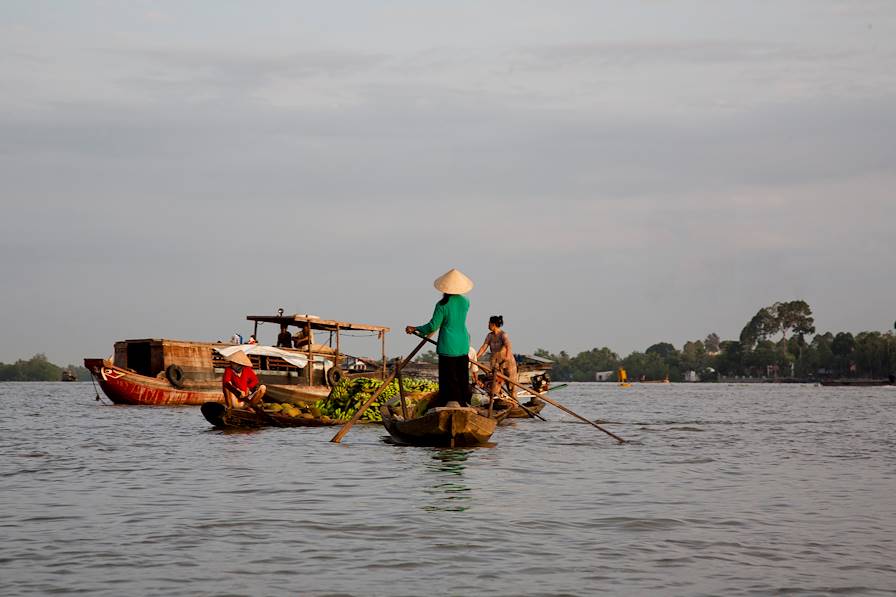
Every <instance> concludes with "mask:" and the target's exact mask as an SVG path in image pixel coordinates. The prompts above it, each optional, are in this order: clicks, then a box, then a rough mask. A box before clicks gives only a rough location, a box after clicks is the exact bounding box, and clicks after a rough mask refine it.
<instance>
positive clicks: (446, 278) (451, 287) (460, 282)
mask: <svg viewBox="0 0 896 597" xmlns="http://www.w3.org/2000/svg"><path fill="white" fill-rule="evenodd" d="M433 286H435V287H436V290H440V291H441V292H444V293H445V294H466V293H468V292H470V291H471V290H473V280H471V279H470V278H468V277H466V276H465V275H464V274H463V273H461V271H460V270H458V269H450V270H448V272H446V273H445V274H443V275H441V276H439V277H438V278H436V281H435V282H433Z"/></svg>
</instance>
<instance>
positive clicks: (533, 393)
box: [416, 334, 625, 444]
mask: <svg viewBox="0 0 896 597" xmlns="http://www.w3.org/2000/svg"><path fill="white" fill-rule="evenodd" d="M416 335H418V336H419V334H416ZM421 337H422V336H421ZM418 348H419V347H418ZM470 362H471V363H473V364H474V365H476V366H477V367H479V368H480V369H482V370H483V371H485V372H486V373H492V374H493V375H497V376H498V377H500V378H501V379H503V380H506V381H508V382H510V383H511V384H513V385H515V386H516V387H518V388H520V389H521V390H526V391H527V392H529V393H530V394H532V395H533V396H536V397H538V398H541V399H542V400H544V401H545V402H547V403H548V404H551V405H553V406H556V407H557V408H559V409H560V410H562V411H563V412H565V413H567V414H570V415H572V416H574V417H575V418H577V419H579V420H580V421H584V422H585V423H588V424H589V425H591V426H592V427H596V428H597V429H600V430H601V431H603V432H604V433H606V434H607V435H609V436H610V437H612V438H613V439H615V440H616V441H618V442H619V443H620V444H624V443H625V440H624V439H622V438H621V437H619V436H618V435H616V434H615V433H613V432H612V431H607V430H606V429H604V428H603V427H601V426H600V425H598V424H597V423H595V422H594V421H591V420H590V419H586V418H585V417H583V416H582V415H580V414H578V413H574V412H573V411H571V410H570V409H568V408H566V407H565V406H563V405H562V404H560V403H559V402H557V401H556V400H553V399H552V398H548V397H547V396H545V395H544V394H542V393H541V392H536V391H535V390H533V389H527V388H526V387H525V386H523V385H521V384H519V383H517V382H515V381H513V380H512V379H510V378H509V377H507V376H506V375H504V374H502V373H498V372H497V371H492V369H491V367H487V366H485V365H483V364H482V363H480V362H478V361H476V360H475V359H473V360H471V361H470Z"/></svg>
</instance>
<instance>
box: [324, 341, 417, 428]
mask: <svg viewBox="0 0 896 597" xmlns="http://www.w3.org/2000/svg"><path fill="white" fill-rule="evenodd" d="M380 333H382V332H380ZM427 341H429V338H428V337H427V338H423V340H422V341H421V342H420V344H418V345H417V348H415V349H414V350H413V351H412V352H411V354H409V355H408V356H407V357H406V358H405V359H404V360H403V361H401V362H400V363H398V364H397V365H396V366H395V370H394V371H393V372H392V373H391V374H390V375H389V377H388V378H387V379H384V380H383V385H381V386H380V387H379V389H378V390H377V391H376V392H374V393H373V395H371V396H370V398H368V399H367V401H366V402H364V404H362V405H361V408H359V409H358V410H357V411H355V414H354V415H352V418H351V419H350V420H349V421H348V422H347V423H346V424H345V425H343V426H342V429H340V430H339V432H338V433H337V434H336V435H334V436H333V439H331V440H330V441H331V442H333V443H334V444H338V443H339V442H341V441H342V438H343V437H345V434H346V433H348V432H349V430H350V429H351V428H352V425H354V424H355V423H357V422H358V419H360V418H361V415H363V414H364V411H366V410H367V409H368V408H370V405H371V404H373V403H374V401H375V400H376V399H377V398H379V396H380V394H382V393H383V391H384V390H385V389H386V386H388V385H389V384H390V383H392V380H393V379H395V376H396V375H397V374H398V372H399V371H401V370H402V369H404V366H405V365H407V364H408V363H409V362H411V359H413V358H414V357H415V356H416V355H417V353H418V352H420V349H421V348H423V346H424V345H426V343H427ZM385 362H386V359H385V358H384V359H383V363H385Z"/></svg>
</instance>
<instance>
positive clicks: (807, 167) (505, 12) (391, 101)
mask: <svg viewBox="0 0 896 597" xmlns="http://www.w3.org/2000/svg"><path fill="white" fill-rule="evenodd" d="M0 53H2V56H3V59H2V60H0V201H2V219H0V279H2V280H3V293H2V298H0V324H2V325H0V329H2V337H3V339H4V340H5V341H4V342H3V343H2V345H0V361H5V362H10V361H13V360H15V359H17V358H20V357H29V356H31V355H32V354H34V353H36V352H45V353H46V354H47V355H48V356H49V358H50V359H51V360H54V361H56V362H62V363H68V362H79V361H80V359H81V358H82V357H84V356H103V355H108V354H110V353H111V350H112V343H113V342H114V341H115V340H119V339H123V338H134V337H170V338H185V339H203V340H217V339H222V338H227V337H229V336H230V335H231V334H232V333H233V332H234V331H235V330H239V331H242V332H243V333H244V334H248V333H249V331H251V330H250V328H249V326H248V323H247V322H246V321H245V319H244V318H245V315H247V314H249V313H272V312H274V311H275V310H276V308H277V307H283V308H284V309H285V310H286V311H287V312H310V313H314V314H317V315H320V316H323V317H331V318H338V319H347V320H354V321H362V322H367V323H378V324H383V325H388V326H391V327H393V328H395V331H393V333H391V334H390V337H389V340H390V342H389V347H390V353H392V354H398V353H402V352H407V350H408V349H409V347H410V346H411V345H412V344H413V342H412V341H411V340H410V339H408V338H407V337H406V336H404V334H403V333H402V332H401V331H400V330H399V329H398V328H400V327H402V326H404V325H405V324H420V323H423V322H425V321H426V320H427V319H428V317H429V315H430V313H431V310H432V306H433V303H434V301H435V300H436V299H437V298H438V295H437V294H436V292H435V290H434V289H433V288H432V280H433V279H434V278H435V277H436V276H438V275H439V274H441V273H443V272H444V271H445V270H447V269H449V268H450V267H458V268H460V269H462V270H463V271H464V272H466V273H467V274H468V275H469V276H470V277H472V278H473V279H474V281H475V282H476V288H475V289H474V290H473V292H472V293H471V294H470V299H471V301H472V310H471V313H470V319H469V327H470V329H471V331H472V332H473V337H474V341H476V342H481V339H482V338H481V337H482V336H483V335H484V333H485V332H486V329H485V327H486V326H485V322H486V320H487V318H488V316H489V315H490V314H493V313H501V314H503V315H504V317H505V320H506V323H507V325H506V329H507V330H508V332H509V333H510V334H511V338H512V339H513V340H514V345H515V348H517V349H519V350H526V351H528V350H534V349H535V348H536V347H545V348H548V349H551V350H554V351H559V350H561V349H566V350H568V351H571V352H577V351H580V350H585V349H589V348H591V347H594V346H604V345H607V346H610V347H611V348H613V349H614V350H617V351H618V352H621V353H627V352H629V351H631V350H634V349H639V350H643V349H644V348H646V347H647V346H648V345H650V344H651V343H653V342H656V341H660V340H665V341H670V342H672V343H674V344H675V345H676V346H680V345H681V344H682V343H683V342H684V341H686V340H688V339H697V338H703V337H705V336H706V334H707V333H709V332H713V331H714V332H717V333H719V334H720V335H721V336H722V337H723V338H733V337H736V336H737V335H738V334H739V332H740V329H741V327H742V326H743V325H744V324H745V323H746V321H747V320H748V319H749V318H750V317H751V316H752V315H753V314H754V313H755V312H756V310H757V309H758V308H759V307H761V306H764V305H767V304H770V303H772V302H774V301H776V300H790V299H795V298H803V299H805V300H807V301H808V302H809V304H810V305H811V306H812V307H813V309H814V311H815V315H816V321H817V324H818V326H819V328H820V329H824V330H827V329H831V330H842V329H845V330H852V331H859V330H864V329H878V330H886V329H889V328H890V327H891V326H892V325H893V321H894V319H896V278H894V267H893V266H894V252H896V241H894V238H896V237H894V227H896V3H893V2H891V1H884V2H851V1H850V2H847V1H842V2H840V1H836V2H834V1H827V2H825V1H822V0H813V1H807V2H786V1H774V2H761V1H758V0H757V1H749V2H719V1H715V0H713V1H707V2H656V1H644V2H636V1H623V2H595V1H589V2H540V1H539V2H535V1H532V2H523V1H513V2H458V1H454V2H438V3H437V2H420V1H419V0H410V1H407V2H370V3H367V2H338V3H320V2H316V3H300V2H279V3H278V2H264V3H258V2H225V1H218V0H215V1H211V0H210V1H207V2H189V3H185V2H181V1H179V0H178V1H173V2H150V1H142V2H141V1H132V2H119V1H113V0H105V1H93V2H89V1H83V2H74V1H72V2H41V1H36V0H22V1H15V0H5V1H4V2H3V3H2V4H0ZM274 335H275V330H273V329H266V330H265V333H264V335H263V336H262V338H261V339H262V341H273V339H274ZM355 350H356V351H357V352H361V353H364V354H372V353H374V352H375V345H374V344H373V343H367V344H364V345H362V346H360V347H358V348H356V349H355Z"/></svg>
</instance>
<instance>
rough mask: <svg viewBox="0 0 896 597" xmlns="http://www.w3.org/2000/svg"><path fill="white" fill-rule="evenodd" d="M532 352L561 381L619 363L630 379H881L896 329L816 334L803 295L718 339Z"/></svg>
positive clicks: (891, 360) (893, 368) (894, 367)
mask: <svg viewBox="0 0 896 597" xmlns="http://www.w3.org/2000/svg"><path fill="white" fill-rule="evenodd" d="M535 354H536V355H538V356H541V357H545V358H549V359H551V360H553V361H554V362H555V363H556V364H555V365H554V368H553V370H552V374H551V377H552V378H553V379H555V380H562V381H594V380H595V374H596V373H598V372H602V371H614V372H615V371H616V370H618V369H619V368H620V367H623V368H625V370H626V371H627V372H628V376H629V379H633V380H638V379H645V380H662V379H664V378H668V379H669V380H670V381H683V380H684V378H685V374H686V373H687V372H690V371H693V372H695V373H696V374H697V375H698V376H699V378H700V379H702V380H704V381H712V380H717V379H720V378H732V377H754V378H755V377H759V378H795V379H804V380H813V379H822V378H850V377H852V378H873V379H882V378H886V377H888V376H890V375H893V374H894V372H896V336H894V335H893V333H892V332H886V333H881V332H860V333H858V334H856V335H853V334H852V333H850V332H838V333H836V334H834V333H832V332H825V333H823V334H816V333H815V321H814V319H813V317H812V310H811V308H810V307H809V305H808V304H807V303H806V302H805V301H802V300H797V301H789V302H778V303H775V304H773V305H770V306H768V307H763V308H762V309H760V310H759V311H758V312H757V313H756V315H754V316H753V318H752V319H750V321H748V322H747V324H746V325H745V326H744V328H743V330H742V331H741V333H740V337H739V338H738V339H737V340H721V339H720V338H719V336H718V335H717V334H714V333H713V334H709V335H708V336H707V337H706V338H705V339H703V340H692V341H688V342H685V343H684V345H683V346H682V347H681V349H680V350H679V349H677V348H675V346H673V345H672V344H670V343H669V342H658V343H657V344H653V345H652V346H650V347H648V348H647V349H646V350H645V351H644V352H637V351H636V352H633V353H631V354H630V355H628V356H626V357H624V358H621V357H620V356H619V355H618V354H617V353H615V352H613V351H612V350H610V349H609V348H607V347H603V348H593V349H591V350H589V351H585V352H580V353H579V354H577V355H575V356H572V355H569V354H567V353H566V352H565V351H561V352H560V353H559V354H553V353H551V352H549V351H547V350H544V349H539V350H537V351H536V353H535ZM613 379H615V377H613Z"/></svg>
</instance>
